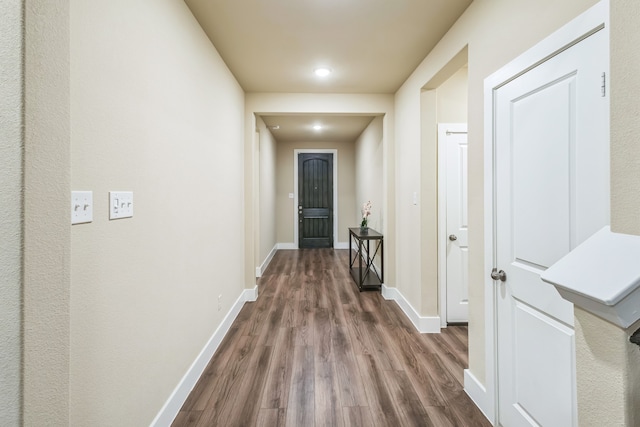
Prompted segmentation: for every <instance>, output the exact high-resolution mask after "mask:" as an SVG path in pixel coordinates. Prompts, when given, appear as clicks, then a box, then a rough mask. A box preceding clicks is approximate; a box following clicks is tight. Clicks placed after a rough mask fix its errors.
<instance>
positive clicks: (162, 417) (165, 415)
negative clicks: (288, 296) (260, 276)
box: [151, 286, 258, 427]
mask: <svg viewBox="0 0 640 427" xmlns="http://www.w3.org/2000/svg"><path fill="white" fill-rule="evenodd" d="M257 297H258V287H257V286H256V287H255V288H254V289H245V290H244V291H243V292H242V293H241V294H240V296H239V297H238V299H237V300H236V302H235V303H234V304H233V306H232V307H231V309H230V310H229V312H228V313H227V315H226V316H225V318H224V319H223V320H222V323H220V326H218V329H216V331H215V332H214V333H213V335H212V336H211V338H209V341H208V342H207V344H206V345H205V346H204V348H203V349H202V351H200V354H199V355H198V357H196V360H195V361H194V362H193V363H192V364H191V366H190V367H189V369H188V370H187V373H186V374H184V376H183V377H182V379H181V380H180V382H179V383H178V386H177V387H176V388H175V389H174V390H173V393H171V396H169V399H167V401H166V402H165V404H164V406H163V407H162V409H160V412H158V414H157V415H156V417H155V418H154V420H153V421H152V422H151V427H165V426H166V427H169V426H171V423H172V422H173V420H174V419H175V418H176V416H177V415H178V412H180V408H182V405H184V402H185V401H186V400H187V397H189V393H191V390H193V387H195V385H196V383H197V382H198V380H199V379H200V376H201V375H202V373H203V372H204V370H205V368H206V367H207V365H208V364H209V361H210V360H211V358H212V357H213V354H214V353H215V352H216V350H217V349H218V347H219V346H220V343H221V342H222V339H223V338H224V336H225V335H226V334H227V332H229V329H230V328H231V325H232V324H233V321H234V320H235V319H236V317H238V313H240V309H242V306H243V305H244V303H245V302H248V301H255V300H256V298H257Z"/></svg>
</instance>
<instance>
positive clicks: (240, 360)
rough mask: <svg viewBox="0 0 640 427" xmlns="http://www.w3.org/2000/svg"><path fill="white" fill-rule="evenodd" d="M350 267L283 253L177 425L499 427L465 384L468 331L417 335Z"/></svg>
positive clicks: (342, 261)
mask: <svg viewBox="0 0 640 427" xmlns="http://www.w3.org/2000/svg"><path fill="white" fill-rule="evenodd" d="M348 264H349V259H348V251H346V250H333V249H305V250H299V251H279V252H277V253H276V255H275V257H274V258H273V261H272V262H271V264H270V265H269V268H268V269H267V271H266V272H265V274H264V275H263V276H262V278H261V279H260V281H259V297H258V300H257V301H256V302H252V303H247V304H245V306H244V307H243V309H242V311H241V312H240V314H239V315H238V317H237V319H236V320H235V322H234V323H233V325H232V327H231V329H230V331H229V333H228V334H227V336H226V337H225V339H224V340H223V341H222V343H221V344H220V347H219V348H218V351H217V352H216V354H215V355H214V356H213V358H212V359H211V362H210V363H209V365H208V367H207V368H206V370H205V372H204V373H203V375H202V377H201V378H200V380H199V381H198V383H197V385H196V386H195V388H194V390H193V391H192V392H191V394H190V395H189V398H188V399H187V401H186V402H185V404H184V406H183V407H182V409H181V411H180V413H179V414H178V416H177V417H176V419H175V420H174V422H173V426H175V427H182V426H225V427H226V426H242V427H246V426H269V427H271V426H295V427H307V426H316V427H320V426H344V427H348V426H364V427H371V426H394V427H397V426H438V427H439V426H456V427H457V426H470V427H471V426H473V427H482V426H490V425H491V424H490V423H489V422H488V421H487V420H486V418H485V417H484V416H483V415H482V413H481V412H480V410H479V409H478V408H477V407H476V406H475V405H474V404H473V402H472V401H471V400H470V399H469V398H468V396H467V395H466V394H465V393H464V391H463V386H462V378H463V373H462V371H463V369H464V368H466V367H467V363H468V358H467V345H468V341H467V328H466V327H464V326H456V327H449V328H447V329H444V330H443V331H442V333H441V334H419V333H418V332H416V330H415V328H414V326H413V325H412V324H411V323H410V322H409V320H408V319H407V318H406V316H405V315H404V313H402V311H401V310H400V309H399V307H398V306H397V305H396V303H395V302H392V301H385V300H384V299H383V298H382V297H381V295H380V293H379V292H363V293H360V292H358V290H357V287H356V285H355V283H354V282H353V280H352V279H351V277H350V275H349V272H348Z"/></svg>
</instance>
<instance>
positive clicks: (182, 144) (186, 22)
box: [41, 0, 244, 426]
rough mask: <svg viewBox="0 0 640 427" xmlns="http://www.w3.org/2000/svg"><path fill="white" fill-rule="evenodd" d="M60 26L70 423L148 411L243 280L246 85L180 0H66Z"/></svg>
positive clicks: (137, 421) (112, 420)
mask: <svg viewBox="0 0 640 427" xmlns="http://www.w3.org/2000/svg"><path fill="white" fill-rule="evenodd" d="M70 34H71V128H72V141H71V155H72V159H71V175H72V176H71V178H72V180H71V182H72V187H73V188H74V189H79V190H92V191H93V196H94V199H93V200H94V220H93V222H92V223H91V224H85V225H76V226H73V227H72V229H71V234H72V244H71V249H72V251H71V252H72V257H71V309H70V317H71V320H70V324H71V362H70V388H69V390H70V397H69V402H68V403H69V404H68V407H69V408H70V425H78V426H79V425H87V426H88V425H93V426H98V425H105V426H106V425H110V426H115V425H117V426H142V425H149V423H150V422H151V421H152V420H153V418H154V417H155V415H156V414H157V413H158V411H159V410H160V408H161V407H162V405H163V404H164V403H165V401H166V400H167V399H168V398H169V396H170V394H171V392H172V391H173V390H174V388H175V387H176V385H177V384H178V382H179V381H180V379H181V378H182V376H183V375H184V374H185V373H186V372H187V369H188V368H189V366H190V365H191V363H192V362H193V361H194V360H195V359H196V356H197V355H198V353H199V352H200V351H201V350H202V349H203V347H204V346H205V344H206V343H207V340H208V339H209V338H210V337H211V336H212V334H213V332H214V331H215V330H216V328H217V327H218V326H219V325H220V323H221V321H222V318H223V316H224V315H225V314H226V313H227V312H228V311H229V309H230V307H231V305H232V304H233V303H234V302H235V300H236V299H237V298H238V297H239V295H240V294H241V292H242V291H243V289H244V281H243V267H244V263H243V256H244V246H243V242H244V235H243V229H244V225H243V185H244V171H243V155H244V148H243V145H244V133H243V129H244V117H243V114H244V109H243V106H244V93H243V91H242V89H241V88H240V86H239V85H238V84H237V82H236V80H235V79H234V77H233V76H232V75H231V73H230V72H229V70H228V69H227V67H226V66H225V64H224V63H223V61H222V59H221V58H220V56H219V55H218V54H217V52H216V51H215V49H214V48H213V47H212V45H211V43H210V41H209V39H208V38H207V37H206V36H205V35H204V33H203V31H202V30H201V28H200V27H199V25H198V23H197V22H196V21H195V19H194V18H193V16H192V14H191V12H190V11H189V9H188V8H187V6H186V5H185V4H184V3H183V2H181V1H174V0H159V1H158V0H114V1H109V2H96V1H91V0H72V1H71V32H70ZM110 190H124V191H126V190H129V191H133V192H134V217H133V218H131V219H121V220H116V221H109V219H108V205H107V201H108V192H109V191H110ZM67 215H68V213H67ZM218 295H222V309H221V310H218V308H217V299H218ZM41 425H42V424H41Z"/></svg>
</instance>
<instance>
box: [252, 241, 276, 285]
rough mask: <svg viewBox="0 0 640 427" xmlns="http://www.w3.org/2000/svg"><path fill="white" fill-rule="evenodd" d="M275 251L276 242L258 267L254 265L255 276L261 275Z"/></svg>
mask: <svg viewBox="0 0 640 427" xmlns="http://www.w3.org/2000/svg"><path fill="white" fill-rule="evenodd" d="M277 251H278V244H277V243H276V244H275V245H274V246H273V249H271V252H269V254H268V255H267V257H266V258H265V260H264V261H263V262H262V264H261V265H260V266H259V267H256V277H262V273H264V272H265V270H266V269H267V267H268V266H269V263H271V260H272V259H273V256H274V255H275V254H276V252H277Z"/></svg>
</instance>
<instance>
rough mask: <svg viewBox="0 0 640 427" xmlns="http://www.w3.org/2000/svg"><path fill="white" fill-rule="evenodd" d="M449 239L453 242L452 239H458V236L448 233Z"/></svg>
mask: <svg viewBox="0 0 640 427" xmlns="http://www.w3.org/2000/svg"><path fill="white" fill-rule="evenodd" d="M449 240H451V241H452V242H454V241H456V240H458V236H456V235H455V234H449Z"/></svg>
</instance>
